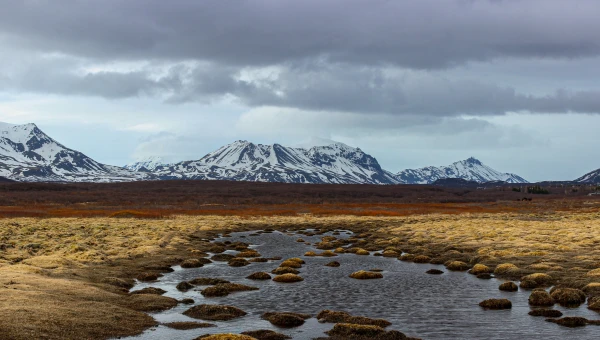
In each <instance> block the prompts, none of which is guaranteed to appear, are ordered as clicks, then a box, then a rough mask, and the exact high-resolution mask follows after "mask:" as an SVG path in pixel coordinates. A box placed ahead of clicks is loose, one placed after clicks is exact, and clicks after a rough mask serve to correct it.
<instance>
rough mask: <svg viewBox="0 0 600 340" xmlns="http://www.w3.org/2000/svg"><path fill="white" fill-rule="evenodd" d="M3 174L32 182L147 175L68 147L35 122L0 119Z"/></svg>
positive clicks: (112, 179) (0, 168) (114, 179)
mask: <svg viewBox="0 0 600 340" xmlns="http://www.w3.org/2000/svg"><path fill="white" fill-rule="evenodd" d="M0 176H2V177H6V178H8V179H12V180H16V181H29V182H117V181H132V180H139V179H143V178H145V177H146V176H147V175H140V174H137V173H134V172H132V171H129V170H127V169H123V168H120V167H116V166H111V165H105V164H101V163H98V162H96V161H95V160H93V159H91V158H89V157H87V156H86V155H84V154H83V153H81V152H79V151H75V150H72V149H69V148H67V147H65V146H64V145H62V144H60V143H59V142H57V141H55V140H54V139H52V138H50V137H49V136H48V135H46V134H45V133H44V132H42V131H41V130H40V129H39V128H38V127H37V126H36V125H35V124H23V125H14V124H8V123H0Z"/></svg>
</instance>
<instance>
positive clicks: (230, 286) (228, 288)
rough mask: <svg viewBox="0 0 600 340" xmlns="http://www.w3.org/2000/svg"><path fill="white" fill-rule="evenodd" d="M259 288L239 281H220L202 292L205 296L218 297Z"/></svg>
mask: <svg viewBox="0 0 600 340" xmlns="http://www.w3.org/2000/svg"><path fill="white" fill-rule="evenodd" d="M252 290H258V288H257V287H252V286H246V285H242V284H239V283H219V284H217V285H215V286H211V287H208V288H205V289H203V290H202V291H201V292H200V293H201V294H202V295H203V296H204V297H218V296H227V295H229V294H231V293H234V292H245V291H252Z"/></svg>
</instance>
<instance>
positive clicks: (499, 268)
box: [0, 196, 600, 339]
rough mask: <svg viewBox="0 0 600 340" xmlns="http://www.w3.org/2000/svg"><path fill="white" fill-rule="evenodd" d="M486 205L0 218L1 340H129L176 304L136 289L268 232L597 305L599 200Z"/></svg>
mask: <svg viewBox="0 0 600 340" xmlns="http://www.w3.org/2000/svg"><path fill="white" fill-rule="evenodd" d="M483 201H485V202H483ZM483 201H482V202H462V203H442V202H431V203H408V202H404V203H394V202H374V203H373V202H369V201H368V200H367V201H365V202H364V203H356V202H340V203H337V204H336V203H321V204H310V203H306V202H304V203H302V202H299V203H297V204H294V203H292V202H285V203H284V204H281V205H275V204H253V205H247V204H242V205H234V204H227V205H221V206H220V207H219V208H218V209H212V210H211V209H209V210H208V211H207V210H203V209H200V210H195V212H194V213H189V210H187V209H188V208H187V207H184V208H183V209H181V210H177V208H176V207H175V206H170V207H164V210H163V211H160V209H158V208H157V207H156V206H152V207H151V208H148V209H146V210H144V209H143V206H136V209H129V208H131V207H130V206H127V205H125V206H121V205H114V206H112V208H111V209H105V210H103V212H102V213H101V214H100V215H101V216H100V217H97V216H96V217H94V216H95V215H96V214H89V213H87V212H88V211H89V210H90V209H88V208H85V209H81V208H79V207H78V206H73V205H71V206H67V205H66V204H64V202H61V203H60V204H58V203H57V204H55V205H54V208H52V209H54V210H52V209H50V208H48V209H46V210H43V209H40V211H42V212H43V216H42V217H5V218H1V219H0V334H2V335H3V337H4V338H7V339H32V338H40V339H89V338H95V339H97V338H108V337H116V336H126V335H132V334H138V333H140V332H141V331H142V330H144V329H146V328H148V327H150V326H152V325H154V324H155V321H154V320H153V319H152V318H151V317H150V316H148V315H147V314H146V313H145V312H149V311H156V310H163V309H167V308H171V307H173V306H175V305H176V304H177V303H178V301H176V300H174V299H171V298H168V297H163V296H160V295H149V294H137V295H136V294H129V293H128V289H129V288H130V287H131V285H132V283H133V282H134V279H135V278H136V277H139V276H140V275H148V274H157V275H160V273H161V272H164V271H165V270H166V268H168V266H171V265H174V264H178V263H181V262H182V261H184V260H186V259H190V258H199V257H204V256H206V253H205V252H207V251H210V250H211V247H213V245H212V244H211V243H210V242H209V241H210V240H211V239H212V238H214V237H215V236H216V235H217V234H218V233H224V232H231V231H244V230H260V229H266V228H273V229H276V230H290V229H306V228H320V229H321V230H332V229H339V228H345V229H350V230H353V231H355V232H356V233H357V235H359V237H357V238H356V239H355V240H354V241H353V242H354V244H355V246H356V247H360V248H364V249H367V250H384V249H387V250H395V251H397V252H398V253H401V252H403V253H408V254H411V255H413V256H415V257H416V256H419V255H422V256H420V257H419V258H420V259H427V261H431V262H432V263H445V262H447V261H451V260H453V261H463V262H465V263H467V264H468V266H469V267H471V266H473V265H475V264H483V265H486V266H488V267H489V268H490V269H491V270H496V274H497V276H500V277H505V278H509V279H515V280H519V279H520V278H521V277H524V276H526V275H530V274H536V273H544V274H547V275H549V277H550V278H551V280H552V283H553V284H556V285H560V286H565V287H573V288H579V289H583V290H584V291H585V292H586V293H587V294H588V296H592V295H600V201H599V200H597V199H596V200H592V199H591V198H587V197H581V196H578V197H572V198H565V197H562V198H561V197H558V198H557V197H554V198H547V199H540V200H537V199H535V200H534V201H532V202H517V201H516V200H512V199H511V200H503V201H502V200H491V199H490V200H483ZM21 203H22V202H21ZM43 205H44V207H51V206H53V205H52V204H51V202H43ZM79 205H81V204H79ZM103 206H106V203H103ZM20 209H21V210H23V211H25V210H26V211H32V206H29V205H27V204H21V205H12V206H2V207H0V211H11V212H12V213H11V214H9V215H11V216H14V215H17V216H18V214H16V213H15V212H18V211H19V210H20ZM60 209H71V210H69V211H70V212H69V213H68V214H65V215H67V216H69V217H51V216H60V214H56V215H53V214H51V213H48V212H49V211H54V212H56V211H60ZM63 211H64V210H63ZM82 211H83V213H77V212H82ZM157 211H159V212H158V213H157ZM181 211H184V212H185V211H187V212H188V213H187V214H185V213H184V214H182V215H180V214H178V212H181ZM167 212H168V213H167ZM24 215H25V216H28V213H26V214H24ZM409 258H412V257H410V256H407V257H405V259H409ZM509 264H510V265H509ZM478 268H484V267H481V266H479V267H478ZM536 275H537V274H536Z"/></svg>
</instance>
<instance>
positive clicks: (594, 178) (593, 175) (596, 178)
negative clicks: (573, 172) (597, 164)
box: [575, 169, 600, 183]
mask: <svg viewBox="0 0 600 340" xmlns="http://www.w3.org/2000/svg"><path fill="white" fill-rule="evenodd" d="M575 182H579V183H600V169H597V170H594V171H591V172H588V173H587V174H585V175H583V176H581V177H579V178H578V179H576V180H575Z"/></svg>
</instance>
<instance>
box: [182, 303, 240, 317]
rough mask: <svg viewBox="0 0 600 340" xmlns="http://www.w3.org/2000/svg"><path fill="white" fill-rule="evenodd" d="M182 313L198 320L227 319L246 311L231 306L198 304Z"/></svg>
mask: <svg viewBox="0 0 600 340" xmlns="http://www.w3.org/2000/svg"><path fill="white" fill-rule="evenodd" d="M183 314H184V315H186V316H189V317H190V318H194V319H200V320H209V321H227V320H231V319H235V318H239V317H242V316H244V315H246V312H244V311H243V310H241V309H239V308H237V307H233V306H226V305H198V306H194V307H192V308H190V309H188V310H186V311H185V312H183Z"/></svg>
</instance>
